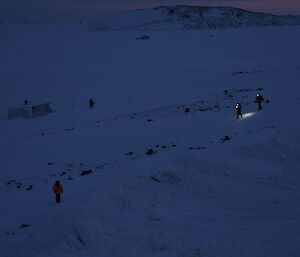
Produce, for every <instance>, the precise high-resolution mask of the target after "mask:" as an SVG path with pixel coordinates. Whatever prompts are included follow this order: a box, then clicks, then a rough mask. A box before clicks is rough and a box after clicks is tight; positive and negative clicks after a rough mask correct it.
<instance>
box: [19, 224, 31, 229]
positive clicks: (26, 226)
mask: <svg viewBox="0 0 300 257" xmlns="http://www.w3.org/2000/svg"><path fill="white" fill-rule="evenodd" d="M30 226H31V225H29V224H22V225H20V226H19V228H28V227H30Z"/></svg>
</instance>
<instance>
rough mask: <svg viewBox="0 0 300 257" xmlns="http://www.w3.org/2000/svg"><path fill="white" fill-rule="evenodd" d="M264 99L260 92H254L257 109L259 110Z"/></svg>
mask: <svg viewBox="0 0 300 257" xmlns="http://www.w3.org/2000/svg"><path fill="white" fill-rule="evenodd" d="M263 101H265V100H264V98H263V96H262V95H261V94H258V93H257V94H256V99H255V103H257V104H258V110H261V109H262V106H261V103H262V102H263Z"/></svg>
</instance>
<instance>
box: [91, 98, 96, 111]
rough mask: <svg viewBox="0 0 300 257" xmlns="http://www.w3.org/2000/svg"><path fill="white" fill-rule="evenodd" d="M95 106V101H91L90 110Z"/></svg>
mask: <svg viewBox="0 0 300 257" xmlns="http://www.w3.org/2000/svg"><path fill="white" fill-rule="evenodd" d="M94 105H95V102H94V101H93V99H92V98H91V99H90V109H93V108H94Z"/></svg>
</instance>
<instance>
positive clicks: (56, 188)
mask: <svg viewBox="0 0 300 257" xmlns="http://www.w3.org/2000/svg"><path fill="white" fill-rule="evenodd" d="M53 192H54V194H55V200H56V203H60V195H61V194H62V193H63V192H64V189H63V186H62V184H61V183H60V182H59V181H58V180H56V181H55V184H54V185H53Z"/></svg>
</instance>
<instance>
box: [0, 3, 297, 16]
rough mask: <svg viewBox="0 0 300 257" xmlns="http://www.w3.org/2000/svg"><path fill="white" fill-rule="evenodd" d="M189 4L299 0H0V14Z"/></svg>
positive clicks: (282, 6) (275, 7) (272, 9)
mask: <svg viewBox="0 0 300 257" xmlns="http://www.w3.org/2000/svg"><path fill="white" fill-rule="evenodd" d="M175 4H191V5H205V6H215V5H216V6H233V7H239V8H243V9H248V10H253V11H261V12H269V13H275V14H300V0H198V1H197V0H0V15H1V16H0V17H12V18H13V17H58V18H59V17H72V18H75V17H78V18H84V17H95V16H96V15H97V14H98V13H102V12H110V11H122V10H130V9H139V8H146V7H154V6H159V5H175Z"/></svg>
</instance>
